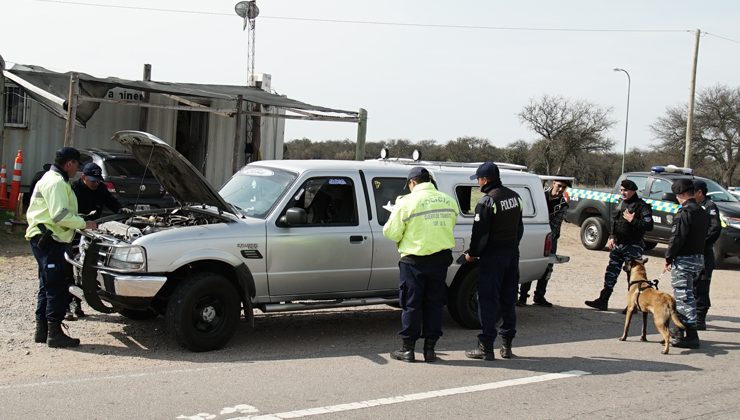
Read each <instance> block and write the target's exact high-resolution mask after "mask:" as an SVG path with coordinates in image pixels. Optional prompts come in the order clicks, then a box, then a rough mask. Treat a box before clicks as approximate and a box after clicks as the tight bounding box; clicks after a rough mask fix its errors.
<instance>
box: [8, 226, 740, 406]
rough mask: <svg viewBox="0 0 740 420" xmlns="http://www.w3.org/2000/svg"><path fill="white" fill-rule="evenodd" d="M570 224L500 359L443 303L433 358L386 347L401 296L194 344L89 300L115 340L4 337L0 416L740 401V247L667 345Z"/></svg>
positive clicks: (264, 319)
mask: <svg viewBox="0 0 740 420" xmlns="http://www.w3.org/2000/svg"><path fill="white" fill-rule="evenodd" d="M564 231H565V233H564V235H566V236H567V238H566V239H565V240H563V241H561V245H560V251H561V252H562V253H563V254H565V255H570V256H571V258H572V259H571V262H570V263H568V264H565V265H561V266H559V267H557V268H556V271H555V274H554V276H553V280H552V282H551V285H550V287H549V290H548V296H547V297H548V299H550V300H551V301H552V302H553V303H554V304H555V307H553V308H543V307H537V306H527V307H524V308H518V327H517V329H518V333H517V338H516V339H515V340H514V352H515V354H516V356H517V357H515V358H514V359H511V360H503V359H500V358H498V351H497V353H496V355H497V360H495V361H493V362H483V361H478V360H470V359H467V358H465V356H464V350H466V349H469V348H471V347H473V346H474V345H475V340H476V339H475V336H476V333H477V332H476V331H472V330H465V329H463V328H461V327H459V326H458V325H456V324H455V323H454V321H452V319H450V318H449V317H446V319H445V324H444V331H445V335H444V337H443V338H442V339H441V340H440V342H439V344H438V353H439V356H440V359H441V360H440V361H439V362H437V363H434V364H426V363H422V362H417V363H413V364H410V363H402V362H398V361H395V360H391V359H390V357H389V355H388V353H389V352H390V351H391V350H393V349H395V348H396V347H397V346H398V344H399V343H398V340H397V338H396V336H395V333H396V331H397V330H398V328H399V323H400V311H399V310H398V309H394V308H390V307H385V306H373V307H366V308H360V309H352V310H344V309H343V310H326V311H317V312H301V313H292V314H270V315H259V316H258V317H257V319H256V328H255V329H254V330H250V329H249V328H248V327H247V325H246V324H243V325H242V327H243V328H240V330H239V332H238V333H237V336H236V337H235V338H234V339H233V340H232V341H231V342H230V343H229V345H228V346H227V347H226V348H225V349H223V350H220V351H215V352H210V353H199V354H196V353H190V352H187V351H186V350H182V349H179V348H178V347H177V346H176V344H174V343H172V342H171V339H169V338H168V336H167V335H166V334H165V333H164V332H159V333H156V334H152V333H150V332H151V331H155V330H156V331H163V330H164V329H165V326H164V320H163V319H161V318H160V319H157V320H154V321H150V322H135V321H127V324H125V325H124V326H123V328H122V329H120V330H115V328H113V325H118V324H113V322H112V321H116V322H118V321H120V319H119V318H115V319H112V320H111V319H106V318H105V317H111V315H95V316H92V317H90V318H89V319H87V320H81V321H76V322H77V323H84V322H89V323H91V325H93V324H92V323H96V324H95V325H96V328H98V329H99V330H100V331H105V334H106V336H107V339H108V341H98V342H96V341H95V340H94V339H89V338H87V339H86V340H85V341H83V346H81V347H80V348H79V349H74V350H52V349H47V348H46V347H45V346H44V345H43V344H39V345H33V344H32V345H31V346H30V350H28V351H27V353H26V354H28V353H31V354H30V355H28V357H25V358H24V357H17V356H16V355H17V354H19V353H18V352H17V351H7V352H5V353H4V356H3V357H13V358H16V357H17V359H18V360H13V361H12V362H11V363H12V365H8V366H10V367H11V368H9V369H8V371H11V372H13V374H12V375H11V376H9V377H8V376H5V375H4V374H3V373H0V417H2V418H8V419H21V418H51V417H54V418H77V419H88V418H97V419H119V418H120V419H131V418H146V419H167V418H170V419H177V418H180V419H183V418H187V419H233V418H272V419H274V418H297V417H313V418H327V419H328V418H336V419H340V418H359V419H371V418H372V419H377V418H398V419H406V418H408V419H411V418H442V419H447V418H449V419H459V418H494V417H502V416H503V417H505V418H537V419H539V418H554V419H564V418H589V419H590V418H635V417H637V418H657V419H662V418H710V419H737V418H738V417H740V399H739V398H738V397H739V396H740V392H738V390H739V389H740V360H739V359H740V351H739V350H740V334H738V332H739V331H740V317H739V316H738V313H740V312H738V310H739V309H740V275H738V273H740V262H737V260H735V261H733V262H732V263H730V264H728V266H727V267H726V268H725V269H722V270H718V271H716V272H715V276H714V281H713V285H712V299H713V308H712V310H711V311H710V316H709V318H708V324H709V329H708V331H705V332H700V337H701V339H702V347H701V348H700V349H698V350H682V349H676V348H671V350H670V354H668V355H662V354H661V353H660V350H661V348H662V346H661V345H660V344H659V343H658V341H659V340H660V338H659V335H658V334H657V333H656V331H655V327H654V326H653V325H652V318H651V319H650V320H649V324H650V325H649V329H648V334H649V335H648V340H649V342H647V343H643V342H640V341H639V329H640V325H641V322H642V320H641V319H640V318H636V319H634V320H633V323H632V327H631V334H630V336H629V338H628V341H626V342H620V341H618V340H617V337H619V336H620V335H621V332H622V328H623V324H624V316H623V315H622V314H621V313H620V309H621V308H623V307H624V306H623V302H624V298H625V294H626V293H625V291H624V290H623V289H624V287H621V286H623V285H624V279H623V278H621V279H620V281H621V282H620V287H618V288H617V290H616V291H615V296H614V297H613V298H612V302H611V303H610V311H607V312H598V311H594V310H592V309H589V308H587V307H585V306H584V305H583V301H584V300H586V299H593V298H594V297H596V296H597V295H598V291H599V289H600V287H601V280H600V279H601V278H603V270H604V267H606V263H607V258H608V256H607V253H606V252H605V251H586V250H584V249H583V248H582V247H580V244H579V243H578V242H577V239H576V237H577V231H576V228H574V227H572V226H571V227H568V228H566V229H565V230H564ZM663 251H664V248H663V247H662V246H659V247H658V248H657V249H656V250H654V251H651V252H650V253H649V254H648V255H649V256H650V258H651V259H652V261H651V262H650V263H649V264H650V265H649V268H648V274H649V276H651V277H657V275H658V274H659V266H660V255H661V253H662V252H663ZM669 283H670V281H669V279H668V277H667V276H666V277H664V278H663V279H662V280H661V289H666V290H668V291H670V287H669ZM72 328H74V326H73V327H72ZM106 343H109V344H106ZM110 343H113V344H110ZM497 344H498V343H497ZM420 347H421V346H420V345H419V346H417V358H419V359H421V353H420V350H421V349H420ZM6 362H7V360H6ZM24 363H27V364H28V365H27V366H25V367H24V366H23V364H24ZM39 364H43V366H45V368H44V369H43V372H42V373H41V374H38V372H37V371H38V370H39V369H38V365H39ZM24 372H29V373H28V374H24Z"/></svg>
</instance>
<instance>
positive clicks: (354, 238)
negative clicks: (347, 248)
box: [349, 235, 365, 244]
mask: <svg viewBox="0 0 740 420" xmlns="http://www.w3.org/2000/svg"><path fill="white" fill-rule="evenodd" d="M364 240H365V238H364V237H363V236H362V235H352V236H350V237H349V243H351V244H361V243H362V242H363V241H364Z"/></svg>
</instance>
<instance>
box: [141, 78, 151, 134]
mask: <svg viewBox="0 0 740 420" xmlns="http://www.w3.org/2000/svg"><path fill="white" fill-rule="evenodd" d="M142 80H144V81H145V82H149V81H151V80H152V65H151V64H144V77H143V79H142ZM142 102H146V103H148V102H149V92H144V99H143V100H142ZM148 124H149V108H147V107H141V108H139V130H140V131H147V125H148Z"/></svg>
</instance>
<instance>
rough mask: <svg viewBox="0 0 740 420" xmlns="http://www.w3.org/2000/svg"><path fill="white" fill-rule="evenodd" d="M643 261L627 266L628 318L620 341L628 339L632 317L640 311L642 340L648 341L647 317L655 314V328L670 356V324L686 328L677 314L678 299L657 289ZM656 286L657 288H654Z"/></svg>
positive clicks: (664, 350)
mask: <svg viewBox="0 0 740 420" xmlns="http://www.w3.org/2000/svg"><path fill="white" fill-rule="evenodd" d="M646 262H647V258H645V259H643V260H632V261H629V262H628V263H627V264H626V265H627V267H626V268H628V269H629V271H628V272H629V277H628V278H629V291H628V292H627V318H626V319H625V320H624V333H623V334H622V337H620V338H619V341H624V340H626V339H627V330H629V328H630V321H632V315H633V314H634V313H635V312H637V311H638V310H639V311H641V312H642V336H641V337H640V340H642V341H647V316H648V312H650V313H652V314H653V321H654V322H655V327H656V328H657V329H658V332H660V335H662V336H663V341H662V344H663V345H664V346H663V351H662V353H663V354H668V347H669V346H670V342H671V340H670V336H669V332H668V323H669V322H670V320H673V323H674V324H676V326H677V327H678V328H682V329H683V328H684V326H683V324H682V323H681V321H680V320H679V319H678V315H677V314H676V299H674V298H673V296H671V295H669V294H668V293H665V292H661V291H659V290H658V289H657V284H653V282H650V281H648V279H647V274H646V272H645V263H646ZM654 286H656V287H654Z"/></svg>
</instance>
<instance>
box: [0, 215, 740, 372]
mask: <svg viewBox="0 0 740 420" xmlns="http://www.w3.org/2000/svg"><path fill="white" fill-rule="evenodd" d="M558 248H559V252H560V253H561V254H563V255H569V256H570V257H571V261H570V263H568V264H565V265H560V266H558V267H557V268H556V269H555V272H554V274H553V278H552V280H551V283H550V287H549V288H548V299H549V300H550V301H552V302H553V303H554V304H555V305H556V308H554V309H553V310H556V311H557V308H558V307H563V308H565V307H570V308H579V309H582V308H584V305H583V300H585V299H586V298H587V299H593V298H594V297H596V296H597V294H598V291H599V290H600V288H601V284H602V281H603V273H604V268H605V267H606V264H607V261H608V254H607V252H606V251H588V250H586V249H585V248H583V246H582V245H581V243H580V240H579V239H578V228H577V227H575V226H573V225H569V224H566V225H564V227H563V236H562V237H561V239H560V243H559V245H558ZM664 252H665V247H664V246H662V245H661V246H658V247H657V248H656V249H655V250H652V251H649V252H648V253H647V254H646V255H647V256H648V257H649V258H650V262H649V263H648V276H649V277H651V278H654V277H657V276H658V274H659V273H660V270H661V268H662V261H663V259H662V258H661V257H662V255H663V253H664ZM739 271H740V260H738V259H737V258H734V259H732V260H730V262H729V263H727V264H725V266H724V267H723V268H722V269H721V270H717V271H715V274H714V280H713V289H712V301H713V302H712V303H713V309H712V311H711V312H710V321H711V315H712V314H717V315H727V316H734V315H735V314H737V313H738V311H739V310H740V276H738V272H739ZM36 272H37V267H36V262H35V260H34V258H33V256H32V255H31V252H30V247H29V246H28V244H27V243H26V241H25V240H23V237H22V234H8V233H6V232H0V372H2V374H0V382H3V383H8V382H17V381H27V380H39V379H46V380H51V379H53V378H57V377H60V376H63V375H65V374H69V373H73V372H95V373H111V374H113V373H117V372H125V371H131V370H135V371H143V370H146V369H152V368H155V367H158V366H163V365H167V366H168V367H170V368H175V367H177V366H180V365H183V364H187V363H188V362H218V361H229V360H237V359H243V358H244V357H245V354H269V353H270V352H271V351H272V350H274V348H275V347H277V346H278V345H279V344H277V343H280V342H283V338H282V337H281V336H280V331H279V330H280V328H282V326H285V327H289V328H293V329H295V330H296V331H300V329H301V328H300V327H296V325H303V324H301V323H305V325H306V326H308V332H306V333H305V335H304V336H303V337H302V339H304V340H308V341H313V340H316V341H318V340H321V339H322V337H324V339H325V338H326V337H329V339H330V340H333V341H332V344H331V345H332V347H333V346H334V345H335V344H336V345H337V346H341V345H342V343H343V341H345V339H346V337H343V334H344V333H345V329H344V328H343V327H342V323H343V322H345V323H347V322H348V320H349V323H352V320H355V323H356V319H357V318H362V317H366V318H367V319H370V320H372V319H373V318H372V317H373V316H374V315H372V314H373V313H375V314H377V313H378V312H382V313H383V314H385V313H386V312H388V311H390V312H389V314H390V315H389V316H391V317H393V318H395V317H397V316H398V315H397V314H394V313H393V311H397V310H396V309H392V308H389V307H386V306H378V307H366V308H361V309H359V310H358V309H349V310H347V309H343V310H341V311H340V310H332V311H328V312H334V314H335V315H334V316H333V317H331V318H330V319H331V321H325V319H322V322H317V321H316V319H317V318H319V317H321V318H327V317H326V316H325V315H324V314H322V315H317V313H316V312H313V313H309V314H308V315H307V314H306V313H303V314H301V313H291V314H270V315H263V314H261V313H260V312H259V311H256V313H257V315H256V328H255V330H252V331H249V330H248V328H247V327H246V325H245V326H244V329H242V328H240V329H239V330H238V331H237V334H236V337H234V339H233V340H232V341H231V342H230V343H229V344H228V345H227V347H226V348H225V349H223V350H220V351H217V352H210V353H205V354H203V353H200V354H198V353H191V352H188V351H186V350H183V349H182V348H180V347H178V345H177V344H176V343H175V341H174V339H172V338H171V337H170V336H169V335H168V334H167V331H166V327H165V323H164V319H162V317H159V318H158V319H155V320H151V321H132V320H129V319H126V318H124V317H122V316H120V315H118V314H99V313H96V312H94V311H93V310H92V309H90V308H88V307H87V306H85V309H86V310H87V312H88V314H89V316H88V317H86V318H84V319H83V320H78V321H74V322H67V324H68V325H69V334H70V335H72V336H73V337H77V338H80V340H81V341H82V344H83V345H82V346H81V347H79V348H78V349H74V350H67V349H51V348H48V347H47V346H46V345H45V344H36V343H34V342H33V337H32V335H33V328H34V308H35V294H36V290H37V275H36ZM621 284H623V280H622V279H620V285H621ZM660 284H661V289H662V290H667V291H670V279H669V276H664V277H663V279H662V280H661V283H660ZM625 296H626V290H625V288H623V287H617V288H616V290H615V294H614V296H613V298H612V302H610V309H611V310H612V311H613V312H617V311H618V310H619V308H620V305H623V302H624V299H625ZM715 308H717V309H715ZM534 309H541V308H532V310H534ZM519 310H521V311H527V310H530V308H520V309H519ZM338 312H341V313H340V314H339V315H336V314H337V313H338ZM568 312H569V311H564V310H561V311H560V313H561V314H564V315H563V316H570V315H565V314H567V313H568ZM570 312H573V311H570ZM582 313H583V312H578V315H573V316H578V317H580V318H579V319H580V320H581V321H582V319H581V318H583V315H582ZM589 313H590V312H589ZM381 316H382V317H385V316H386V315H381ZM538 316H541V315H537V313H535V312H534V311H531V312H529V313H523V314H522V319H523V321H522V322H537V321H536V320H537V317H538ZM589 316H590V315H589ZM268 318H269V319H268ZM562 321H564V322H567V320H566V319H562ZM574 321H576V320H575V319H574ZM317 324H318V326H317ZM445 324H446V327H445V328H449V329H454V328H459V327H457V326H454V323H453V322H452V321H451V320H450V319H449V317H447V319H446V320H445ZM523 328H524V327H523ZM376 329H377V328H376V327H373V326H372V325H368V326H367V330H366V331H364V334H365V336H361V337H360V338H359V339H360V340H362V341H363V342H367V343H368V345H370V344H372V343H370V342H369V341H368V340H371V341H372V338H368V337H367V334H370V333H373V334H378V335H379V336H381V337H385V336H386V335H387V337H388V344H387V345H386V344H385V343H381V344H382V345H380V346H379V347H378V352H381V351H382V352H385V350H386V348H387V347H390V345H391V344H390V343H395V341H393V340H395V337H394V332H393V331H388V332H387V334H385V331H375V330H376ZM244 330H246V331H244ZM459 333H460V334H466V336H467V334H472V333H470V332H468V331H465V330H461V331H460V332H459ZM347 334H353V332H347ZM452 334H455V332H454V331H453V332H451V335H452ZM619 334H621V331H615V332H614V336H615V337H617V335H619ZM471 336H472V335H471Z"/></svg>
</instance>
